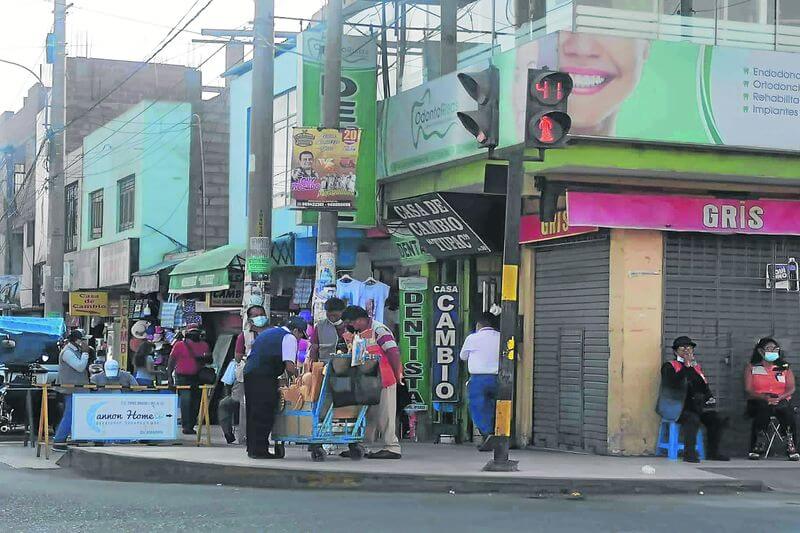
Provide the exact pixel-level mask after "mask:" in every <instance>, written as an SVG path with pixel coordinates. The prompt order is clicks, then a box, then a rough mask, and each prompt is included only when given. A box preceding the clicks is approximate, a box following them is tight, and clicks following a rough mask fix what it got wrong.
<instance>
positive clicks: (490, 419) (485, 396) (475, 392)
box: [467, 374, 497, 435]
mask: <svg viewBox="0 0 800 533" xmlns="http://www.w3.org/2000/svg"><path fill="white" fill-rule="evenodd" d="M467 393H468V396H469V414H470V415H471V416H472V423H473V424H475V427H477V428H478V431H480V432H481V435H491V434H493V433H494V409H495V401H496V400H497V376H496V375H495V374H473V375H471V376H470V377H469V385H468V387H467Z"/></svg>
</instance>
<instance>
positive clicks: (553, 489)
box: [57, 448, 768, 496]
mask: <svg viewBox="0 0 800 533" xmlns="http://www.w3.org/2000/svg"><path fill="white" fill-rule="evenodd" d="M57 464H58V465H59V466H60V467H62V468H66V469H69V470H71V471H72V472H74V473H76V474H78V475H79V476H81V477H85V478H90V479H101V480H109V481H128V482H144V483H148V482H149V483H153V482H156V483H181V484H193V485H218V484H221V485H229V486H236V487H250V488H270V489H311V490H354V491H368V492H429V493H441V492H455V493H482V494H487V493H499V494H515V495H523V496H556V495H564V494H567V495H569V494H572V493H576V492H577V493H580V494H583V495H587V494H590V495H609V494H614V495H631V494H656V495H658V494H697V493H698V492H701V491H702V492H703V493H705V494H730V493H736V492H763V491H765V490H768V489H767V487H766V486H765V485H764V484H763V483H762V482H760V481H747V480H737V479H733V478H731V479H729V480H728V479H723V480H634V479H570V478H514V477H513V476H507V477H506V476H504V477H499V476H492V477H483V476H444V475H411V474H386V473H376V474H370V473H365V472H320V471H318V470H311V469H282V468H267V467H247V466H230V465H218V464H206V463H197V462H189V461H178V460H174V459H146V458H141V457H131V456H124V455H112V454H105V453H93V452H89V451H85V450H80V449H76V448H70V449H69V451H68V452H67V453H66V454H64V456H63V457H62V458H61V459H59V460H58V462H57Z"/></svg>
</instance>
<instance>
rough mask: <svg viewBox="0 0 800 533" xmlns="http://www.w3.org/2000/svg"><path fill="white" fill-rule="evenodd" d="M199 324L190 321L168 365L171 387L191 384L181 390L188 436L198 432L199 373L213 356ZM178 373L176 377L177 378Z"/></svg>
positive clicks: (184, 432) (183, 424)
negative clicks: (196, 426) (195, 427)
mask: <svg viewBox="0 0 800 533" xmlns="http://www.w3.org/2000/svg"><path fill="white" fill-rule="evenodd" d="M202 338H203V337H202V332H201V331H200V326H199V325H197V324H189V325H188V326H187V327H186V334H185V335H184V339H183V340H179V341H177V342H175V344H174V345H173V346H172V353H171V354H170V356H169V364H168V365H167V379H168V380H169V386H170V387H175V386H176V385H178V386H181V385H183V386H189V389H181V390H179V391H178V397H179V398H180V403H181V426H182V427H183V434H184V435H195V434H196V432H195V430H194V426H195V424H197V412H198V411H199V410H200V380H199V379H198V377H197V374H198V373H199V372H200V369H201V368H203V365H204V364H205V362H206V361H208V359H209V358H210V349H209V347H208V343H206V342H205V341H204V340H202ZM173 372H174V374H175V375H174V377H173Z"/></svg>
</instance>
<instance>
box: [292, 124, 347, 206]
mask: <svg viewBox="0 0 800 533" xmlns="http://www.w3.org/2000/svg"><path fill="white" fill-rule="evenodd" d="M360 140H361V130H360V129H358V128H336V129H334V128H299V127H296V128H294V130H293V132H292V170H291V198H292V205H293V206H294V207H295V208H297V209H313V210H317V211H319V210H322V211H324V210H335V211H348V210H350V211H352V210H353V209H355V199H356V164H357V163H358V147H359V144H360Z"/></svg>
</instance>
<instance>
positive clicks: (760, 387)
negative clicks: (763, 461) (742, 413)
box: [744, 337, 800, 461]
mask: <svg viewBox="0 0 800 533" xmlns="http://www.w3.org/2000/svg"><path fill="white" fill-rule="evenodd" d="M780 349H781V348H780V346H779V345H778V343H777V342H776V341H775V339H772V338H769V337H765V338H763V339H761V340H760V341H758V344H756V346H755V348H753V356H752V358H751V359H750V364H749V365H747V367H746V368H745V372H744V388H745V390H746V391H747V397H748V400H747V413H748V415H750V416H751V417H752V418H753V424H752V426H751V429H750V454H749V458H750V459H760V458H761V456H762V455H764V454H765V453H766V448H765V446H764V443H763V442H759V439H758V436H759V434H760V433H761V432H762V431H766V429H767V426H769V420H770V417H772V416H774V417H776V418H777V419H778V420H779V421H780V423H781V425H782V426H783V428H784V429H785V430H786V453H787V455H788V456H789V460H790V461H797V460H800V454H798V453H797V450H796V444H797V443H796V441H795V435H796V433H797V430H796V427H795V421H794V408H793V407H792V405H791V403H790V400H791V399H792V394H794V388H795V382H794V374H793V373H792V371H791V370H789V363H787V362H786V361H785V360H784V359H783V358H782V357H781V353H780Z"/></svg>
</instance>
